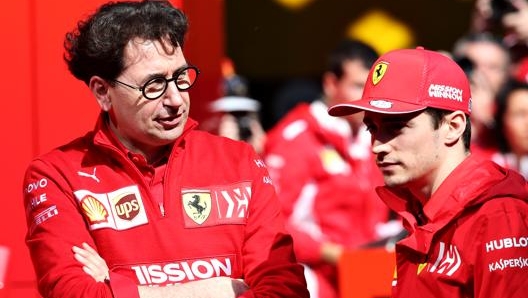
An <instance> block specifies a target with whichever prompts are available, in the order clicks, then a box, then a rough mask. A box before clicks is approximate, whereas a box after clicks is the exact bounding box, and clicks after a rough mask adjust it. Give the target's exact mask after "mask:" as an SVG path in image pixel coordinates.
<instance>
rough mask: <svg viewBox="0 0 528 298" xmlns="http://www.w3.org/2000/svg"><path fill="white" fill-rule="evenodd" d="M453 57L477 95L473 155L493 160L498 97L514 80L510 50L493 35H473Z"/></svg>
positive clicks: (458, 43)
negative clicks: (511, 80) (495, 114)
mask: <svg viewBox="0 0 528 298" xmlns="http://www.w3.org/2000/svg"><path fill="white" fill-rule="evenodd" d="M451 54H452V56H453V59H454V60H455V61H456V62H457V63H458V64H459V66H461V68H462V69H463V70H464V72H465V73H466V75H467V76H468V78H469V82H470V87H471V92H472V95H473V101H472V111H471V113H472V114H471V131H472V133H471V138H472V139H471V146H472V151H473V153H474V154H482V155H483V156H484V157H488V158H489V156H490V154H491V153H492V152H495V151H496V139H495V123H494V117H493V116H494V112H495V101H496V97H497V94H498V92H499V91H500V90H501V89H502V88H503V86H504V84H505V83H506V82H507V80H508V78H509V77H510V65H511V64H510V55H509V52H508V49H507V48H506V47H505V46H504V45H503V44H502V42H501V40H500V39H497V38H496V37H495V36H493V35H492V34H490V33H470V34H467V35H464V36H462V37H461V38H459V39H458V40H457V41H456V42H455V44H454V46H453V49H452V53H451Z"/></svg>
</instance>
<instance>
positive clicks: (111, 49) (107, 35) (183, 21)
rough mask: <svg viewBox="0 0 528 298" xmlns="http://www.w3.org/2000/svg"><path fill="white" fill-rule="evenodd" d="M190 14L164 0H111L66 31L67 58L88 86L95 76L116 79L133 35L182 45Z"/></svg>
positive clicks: (65, 58) (65, 57) (67, 61)
mask: <svg viewBox="0 0 528 298" xmlns="http://www.w3.org/2000/svg"><path fill="white" fill-rule="evenodd" d="M187 29H188V21H187V17H186V16H185V15H184V13H183V12H182V11H181V10H179V9H177V8H175V7H173V6H172V5H171V4H170V2H168V1H165V0H144V1H141V2H137V1H122V2H108V3H106V4H104V5H102V6H101V7H99V8H98V9H97V10H96V12H95V13H94V14H92V15H91V16H89V17H88V18H87V19H86V20H84V21H80V22H79V23H78V24H77V28H76V29H74V30H73V31H71V32H68V33H66V37H65V40H64V48H65V54H64V60H65V61H66V63H67V65H68V69H69V70H70V72H71V73H72V74H73V75H74V76H75V77H76V78H78V79H79V80H81V81H83V82H84V83H86V84H87V85H88V83H89V81H90V78H91V77H92V76H94V75H97V76H100V77H102V78H104V79H109V80H111V79H115V78H116V77H117V76H118V75H119V74H120V73H121V72H122V71H123V67H124V66H123V52H124V48H125V46H126V44H127V43H128V42H129V41H130V40H132V39H134V38H142V39H147V40H159V41H161V40H164V39H167V40H169V41H170V43H171V44H172V45H173V46H174V47H178V46H179V47H182V48H183V44H184V38H185V34H186V32H187Z"/></svg>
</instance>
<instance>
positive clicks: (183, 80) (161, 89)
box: [113, 66, 200, 100]
mask: <svg viewBox="0 0 528 298" xmlns="http://www.w3.org/2000/svg"><path fill="white" fill-rule="evenodd" d="M199 74H200V70H199V69H198V67H196V66H186V67H184V68H182V69H180V70H178V72H176V73H174V75H173V76H172V78H170V79H167V78H165V77H155V78H152V79H150V80H148V81H147V82H146V83H145V84H144V85H143V87H137V86H132V85H129V84H127V83H123V82H121V81H118V80H113V81H114V82H116V83H119V84H121V85H123V86H126V87H129V88H132V89H136V90H139V91H141V92H142V93H143V96H144V97H145V98H146V99H150V100H154V99H157V98H160V97H161V96H162V95H163V94H164V93H165V91H167V86H168V85H169V83H170V82H172V81H174V83H175V84H176V88H178V90H180V91H187V90H189V89H190V88H191V87H192V86H193V85H194V83H195V82H196V79H197V78H198V75H199Z"/></svg>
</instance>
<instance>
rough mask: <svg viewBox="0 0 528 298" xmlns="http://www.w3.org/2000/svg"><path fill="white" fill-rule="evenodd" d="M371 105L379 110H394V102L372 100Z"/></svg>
mask: <svg viewBox="0 0 528 298" xmlns="http://www.w3.org/2000/svg"><path fill="white" fill-rule="evenodd" d="M369 103H370V105H371V106H373V107H375V108H378V109H390V108H392V102H390V101H386V100H381V99H380V100H371V101H370V102H369Z"/></svg>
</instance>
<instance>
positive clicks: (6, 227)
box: [0, 0, 224, 298]
mask: <svg viewBox="0 0 528 298" xmlns="http://www.w3.org/2000/svg"><path fill="white" fill-rule="evenodd" d="M104 2H106V1H104V0H82V1H71V0H46V1H31V0H21V1H10V2H9V3H8V4H5V5H3V9H2V10H0V27H1V28H2V29H1V31H0V33H1V38H2V46H1V47H0V57H1V58H0V59H1V60H0V61H1V66H2V71H1V72H0V87H1V88H0V92H1V94H0V97H1V98H2V99H1V100H2V105H1V106H2V109H1V112H0V113H1V114H0V115H1V116H0V132H1V137H2V143H1V144H2V146H1V148H2V149H1V150H2V151H1V154H0V159H1V160H0V164H1V165H2V167H3V170H2V171H3V174H2V176H1V177H2V178H1V179H2V183H1V184H0V185H1V186H2V189H3V195H2V196H0V204H1V206H2V208H1V209H0V210H2V215H1V216H0V246H7V247H8V248H9V250H10V257H9V260H8V262H7V264H6V263H5V261H3V260H0V270H2V266H6V265H7V270H6V275H5V285H4V286H3V287H2V286H0V298H24V297H39V296H38V294H37V292H36V287H35V277H34V273H33V268H32V265H31V262H30V259H29V254H28V252H27V248H26V246H25V244H24V234H25V230H26V223H25V219H24V208H23V204H22V178H23V175H24V171H25V168H26V166H27V164H28V163H29V161H30V160H31V159H32V158H33V157H35V156H37V155H40V154H42V153H44V152H46V151H48V150H50V149H52V148H53V147H56V146H58V145H61V144H63V143H65V142H67V141H69V140H71V139H73V138H75V137H77V136H79V135H82V134H84V133H85V132H86V131H87V130H90V129H91V128H92V127H93V125H94V123H95V119H96V117H97V114H98V106H97V103H96V101H95V99H93V97H92V96H91V94H90V92H89V90H88V88H87V87H86V86H85V85H84V83H82V82H80V81H77V80H76V79H75V78H74V77H73V76H71V75H70V74H69V73H68V70H67V67H66V65H65V63H64V62H63V60H62V55H63V47H62V45H63V37H64V34H65V33H66V32H67V31H69V30H71V29H72V28H73V27H74V25H75V24H76V22H77V21H78V20H79V19H82V18H84V17H85V16H86V15H87V14H89V13H91V12H92V11H93V10H94V9H95V8H96V7H97V6H98V5H100V4H102V3H104ZM171 2H172V3H173V4H175V5H177V6H179V7H182V9H183V10H184V11H185V12H186V13H187V15H188V17H189V20H190V23H191V26H190V32H189V35H188V36H187V43H186V46H185V49H184V52H185V55H186V58H187V60H188V61H189V62H190V63H193V64H195V65H197V66H198V67H199V68H200V69H201V70H202V74H201V77H200V79H199V80H200V81H199V82H198V85H197V86H196V88H194V89H193V90H192V91H191V98H192V109H191V116H192V117H193V118H195V119H197V120H199V121H201V120H203V119H205V118H206V117H208V116H209V115H208V112H207V109H206V108H205V107H206V104H207V103H208V102H209V101H211V100H214V99H215V98H217V97H218V96H219V88H218V84H219V81H220V66H219V63H220V59H221V57H222V56H223V55H224V29H223V28H224V23H223V22H224V20H223V14H224V8H223V7H224V5H223V0H215V1H210V0H172V1H171ZM0 282H1V281H0Z"/></svg>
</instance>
